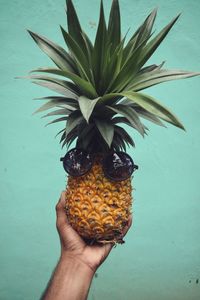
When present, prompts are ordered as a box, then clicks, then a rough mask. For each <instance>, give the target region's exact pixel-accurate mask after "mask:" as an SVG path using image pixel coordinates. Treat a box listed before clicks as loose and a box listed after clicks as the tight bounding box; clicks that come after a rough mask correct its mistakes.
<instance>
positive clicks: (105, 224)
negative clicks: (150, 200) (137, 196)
mask: <svg viewBox="0 0 200 300" xmlns="http://www.w3.org/2000/svg"><path fill="white" fill-rule="evenodd" d="M131 207H132V186H131V179H130V178H129V179H127V180H124V181H121V182H113V181H110V180H109V179H107V178H106V177H105V175H104V173H103V170H102V165H101V162H100V160H97V161H95V163H94V165H93V167H92V169H91V170H90V171H89V172H88V173H87V174H86V175H83V176H81V177H78V178H77V177H76V178H75V177H71V176H69V177H68V183H67V189H66V213H67V218H68V221H69V223H70V224H71V226H72V227H73V228H74V229H75V230H76V231H77V232H78V233H79V234H80V235H81V236H82V237H83V238H84V239H85V240H87V241H91V242H92V241H94V242H100V243H106V242H117V243H122V242H123V241H122V231H123V228H124V227H125V226H126V224H127V222H128V218H129V215H130V213H131Z"/></svg>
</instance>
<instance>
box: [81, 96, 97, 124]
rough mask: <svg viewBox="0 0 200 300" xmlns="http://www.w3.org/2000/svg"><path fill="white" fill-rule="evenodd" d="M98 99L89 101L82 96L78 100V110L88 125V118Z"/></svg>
mask: <svg viewBox="0 0 200 300" xmlns="http://www.w3.org/2000/svg"><path fill="white" fill-rule="evenodd" d="M99 99H100V98H96V99H89V98H87V97H84V96H81V97H79V98H78V102H79V106H80V110H81V112H82V115H83V117H84V118H85V120H86V121H87V123H89V119H90V116H91V114H92V112H93V110H94V108H95V106H96V104H97V103H98V101H99Z"/></svg>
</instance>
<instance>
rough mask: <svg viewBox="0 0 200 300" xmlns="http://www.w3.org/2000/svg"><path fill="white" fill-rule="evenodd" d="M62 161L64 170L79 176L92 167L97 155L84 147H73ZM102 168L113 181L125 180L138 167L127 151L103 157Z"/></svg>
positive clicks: (111, 153)
mask: <svg viewBox="0 0 200 300" xmlns="http://www.w3.org/2000/svg"><path fill="white" fill-rule="evenodd" d="M60 161H62V162H63V168H64V170H65V171H66V172H67V173H68V174H69V175H70V176H73V177H79V176H82V175H84V174H86V173H87V172H89V171H90V170H91V169H92V166H93V164H94V161H95V155H94V154H91V153H88V152H87V151H85V150H83V149H78V148H74V149H71V150H70V151H69V152H67V154H66V155H65V156H64V157H61V159H60ZM102 169H103V172H104V175H105V177H107V178H108V179H110V180H112V181H123V180H126V179H128V178H129V177H131V175H132V174H133V172H134V171H135V170H136V169H138V166H137V165H135V164H134V162H133V160H132V158H131V157H130V156H129V155H128V154H127V153H125V152H121V151H119V152H110V153H108V154H106V155H105V156H104V157H103V158H102Z"/></svg>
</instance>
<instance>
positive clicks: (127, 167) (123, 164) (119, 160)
mask: <svg viewBox="0 0 200 300" xmlns="http://www.w3.org/2000/svg"><path fill="white" fill-rule="evenodd" d="M103 168H104V172H105V175H106V176H107V177H108V178H110V179H111V180H114V181H122V180H125V179H127V178H129V177H130V176H131V174H132V173H133V171H134V169H136V168H137V166H135V165H134V162H133V160H132V158H131V157H130V156H129V155H128V154H126V153H124V152H115V153H112V154H109V155H108V156H107V157H106V158H105V160H104V162H103Z"/></svg>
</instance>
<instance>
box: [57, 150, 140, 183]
mask: <svg viewBox="0 0 200 300" xmlns="http://www.w3.org/2000/svg"><path fill="white" fill-rule="evenodd" d="M74 150H80V151H83V152H85V153H86V154H89V155H91V166H90V167H89V168H88V170H87V171H84V172H83V173H81V174H80V175H72V174H70V173H69V172H68V171H67V170H66V168H65V160H66V156H68V155H69V153H70V152H73V151H74ZM114 153H116V154H123V155H125V156H126V157H128V158H129V159H130V161H131V163H132V169H131V175H130V176H128V177H126V178H124V179H121V178H120V179H119V180H118V179H116V178H115V179H114V178H113V177H112V176H110V175H109V174H107V171H106V167H105V160H106V158H107V157H108V156H109V155H110V154H114ZM94 160H95V155H94V154H91V153H89V152H87V151H85V150H84V149H79V148H73V149H71V150H69V151H68V152H67V153H66V154H65V156H64V157H61V158H60V161H62V163H63V168H64V170H65V171H66V173H68V174H69V175H70V176H73V177H81V176H83V175H85V174H87V173H88V172H89V171H90V170H91V169H92V167H93V164H94ZM138 168H139V167H138V166H137V165H135V163H134V161H133V159H132V158H131V156H130V155H128V154H127V153H126V152H123V151H112V152H110V153H108V154H106V155H105V157H103V159H102V169H103V173H104V175H105V176H106V178H108V179H109V180H111V181H115V182H117V181H124V180H126V179H128V178H130V177H131V176H132V174H133V172H134V171H135V170H137V169H138Z"/></svg>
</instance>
